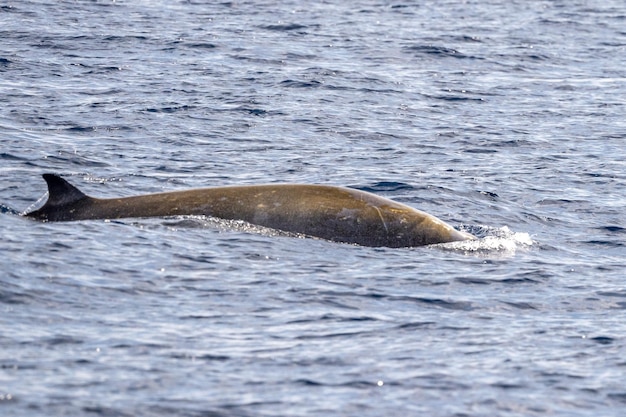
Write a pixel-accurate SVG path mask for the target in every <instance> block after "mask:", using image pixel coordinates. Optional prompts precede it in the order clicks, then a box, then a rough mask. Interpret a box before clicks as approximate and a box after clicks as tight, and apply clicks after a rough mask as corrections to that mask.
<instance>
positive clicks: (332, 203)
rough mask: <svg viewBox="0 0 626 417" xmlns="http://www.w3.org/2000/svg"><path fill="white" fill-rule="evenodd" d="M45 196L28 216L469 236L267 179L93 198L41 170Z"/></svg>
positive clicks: (388, 241) (429, 240)
mask: <svg viewBox="0 0 626 417" xmlns="http://www.w3.org/2000/svg"><path fill="white" fill-rule="evenodd" d="M43 178H44V179H45V180H46V182H47V184H48V200H47V201H46V203H45V204H44V206H43V207H41V208H40V209H38V210H35V211H32V212H30V213H27V214H25V216H26V217H29V218H33V219H38V220H43V221H50V222H53V221H72V220H90V219H121V218H130V217H161V216H177V215H205V216H210V217H216V218H221V219H228V220H244V221H246V222H249V223H252V224H255V225H258V226H264V227H269V228H272V229H277V230H282V231H285V232H291V233H298V234H304V235H308V236H312V237H318V238H322V239H326V240H330V241H335V242H342V243H352V244H358V245H362V246H375V247H376V246H386V247H394V248H397V247H412V246H423V245H430V244H435V243H444V242H453V241H462V240H469V239H475V237H474V236H472V235H470V234H469V233H465V232H461V231H458V230H456V229H454V228H453V227H452V226H450V225H448V224H446V223H445V222H443V221H441V220H439V219H438V218H436V217H434V216H432V215H430V214H427V213H424V212H422V211H419V210H416V209H414V208H412V207H409V206H407V205H404V204H401V203H398V202H395V201H392V200H389V199H387V198H383V197H380V196H378V195H375V194H372V193H369V192H365V191H360V190H356V189H352V188H345V187H336V186H329V185H306V184H266V185H241V186H222V187H212V188H200V189H193V190H187V191H172V192H163V193H156V194H146V195H139V196H134V197H123V198H107V199H101V198H94V197H90V196H88V195H86V194H84V193H83V192H82V191H80V190H79V189H78V188H76V187H74V186H73V185H71V184H70V183H68V182H67V181H66V180H64V179H63V178H61V177H59V176H57V175H54V174H44V175H43Z"/></svg>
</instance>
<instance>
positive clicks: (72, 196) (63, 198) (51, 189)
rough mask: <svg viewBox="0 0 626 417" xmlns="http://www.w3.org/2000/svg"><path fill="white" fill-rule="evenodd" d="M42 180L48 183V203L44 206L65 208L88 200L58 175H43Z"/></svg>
mask: <svg viewBox="0 0 626 417" xmlns="http://www.w3.org/2000/svg"><path fill="white" fill-rule="evenodd" d="M43 179H44V180H46V183H48V201H47V202H46V204H45V205H46V206H65V205H69V204H74V203H76V202H78V201H80V200H83V199H85V198H89V197H88V196H87V195H86V194H85V193H83V192H82V191H80V190H79V189H78V188H76V187H74V186H73V185H72V184H70V183H69V182H67V181H65V180H64V179H63V178H61V177H59V176H58V175H54V174H43Z"/></svg>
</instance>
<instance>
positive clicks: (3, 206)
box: [0, 204, 20, 216]
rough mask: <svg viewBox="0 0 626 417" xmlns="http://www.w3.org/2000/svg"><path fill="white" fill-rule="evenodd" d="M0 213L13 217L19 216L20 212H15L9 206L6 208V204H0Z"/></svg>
mask: <svg viewBox="0 0 626 417" xmlns="http://www.w3.org/2000/svg"><path fill="white" fill-rule="evenodd" d="M0 213H1V214H12V215H15V216H19V215H20V212H19V211H17V210H15V209H14V208H11V207H9V206H7V205H6V204H0Z"/></svg>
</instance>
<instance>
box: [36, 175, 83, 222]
mask: <svg viewBox="0 0 626 417" xmlns="http://www.w3.org/2000/svg"><path fill="white" fill-rule="evenodd" d="M43 179H44V180H46V183H47V184H48V201H46V204H44V205H43V207H41V208H40V209H39V210H35V211H32V212H30V213H27V214H26V217H32V218H35V219H40V220H53V221H58V220H71V211H70V212H69V213H70V214H69V215H68V210H69V209H71V207H75V206H76V205H77V204H80V203H82V202H86V201H87V200H92V198H91V197H89V196H88V195H86V194H85V193H83V192H82V191H80V190H79V189H78V188H76V187H74V186H73V185H72V184H70V183H69V182H67V181H65V180H64V179H63V178H61V177H59V176H58V175H54V174H43Z"/></svg>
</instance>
